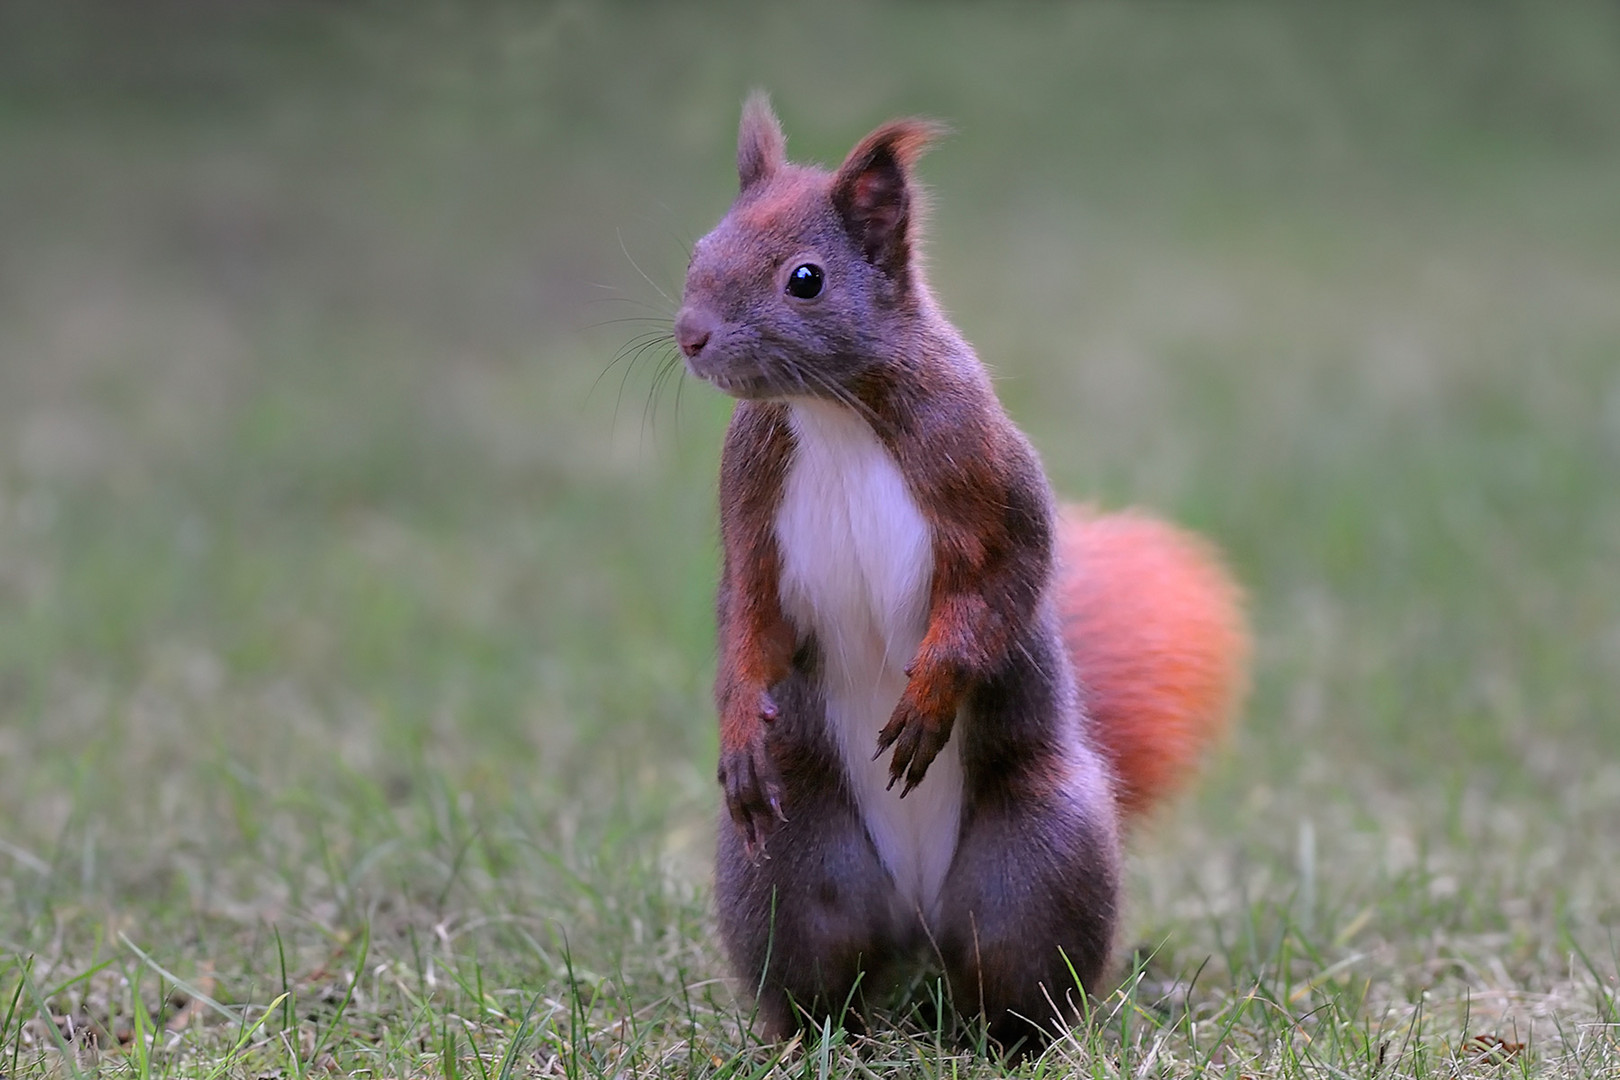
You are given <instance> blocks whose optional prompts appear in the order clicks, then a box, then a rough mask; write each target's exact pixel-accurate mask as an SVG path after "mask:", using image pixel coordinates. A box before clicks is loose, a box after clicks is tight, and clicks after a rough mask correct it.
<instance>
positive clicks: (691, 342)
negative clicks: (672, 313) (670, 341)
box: [675, 311, 714, 356]
mask: <svg viewBox="0 0 1620 1080" xmlns="http://www.w3.org/2000/svg"><path fill="white" fill-rule="evenodd" d="M713 333H714V323H713V320H711V319H710V317H709V316H708V315H705V314H703V313H701V312H697V311H683V312H681V313H680V316H679V317H677V318H676V320H675V342H676V344H678V345H680V347H681V352H683V353H685V354H686V355H687V356H696V355H697V354H698V353H700V352H702V351H703V346H705V345H707V344H708V343H709V338H710V336H711V335H712V334H713Z"/></svg>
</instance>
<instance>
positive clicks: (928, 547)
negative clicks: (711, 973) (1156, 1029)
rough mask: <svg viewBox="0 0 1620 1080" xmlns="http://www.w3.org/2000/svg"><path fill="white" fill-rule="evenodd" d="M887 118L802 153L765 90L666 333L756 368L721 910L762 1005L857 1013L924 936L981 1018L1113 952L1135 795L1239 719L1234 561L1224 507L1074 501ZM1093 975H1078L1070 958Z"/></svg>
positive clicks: (1071, 999) (1065, 1010) (1007, 1024)
mask: <svg viewBox="0 0 1620 1080" xmlns="http://www.w3.org/2000/svg"><path fill="white" fill-rule="evenodd" d="M938 132H939V129H938V128H937V127H936V126H935V125H933V124H931V123H929V122H927V121H920V120H899V121H895V122H892V123H889V124H885V125H883V126H882V127H880V128H878V129H877V130H875V131H873V132H872V133H871V134H870V135H868V136H866V138H864V139H862V140H861V141H860V143H859V144H858V145H856V147H855V148H854V150H852V151H851V152H850V154H849V156H848V157H847V158H846V159H845V160H844V162H843V164H842V165H841V166H840V167H839V168H838V169H837V171H836V172H827V171H826V170H823V169H819V168H814V167H810V166H805V165H798V164H793V163H790V162H788V161H787V159H786V155H785V150H786V144H785V140H784V138H783V135H782V129H781V126H780V125H779V124H778V122H777V120H776V117H775V116H774V115H773V113H772V112H771V109H770V106H769V104H768V102H767V101H766V100H765V99H764V98H763V97H762V96H759V95H755V96H754V97H753V98H751V99H750V100H749V102H748V103H747V105H746V106H745V108H744V111H743V116H742V124H741V130H740V134H739V138H738V145H737V171H738V176H739V181H740V191H739V193H738V195H737V198H736V201H735V202H734V203H733V204H732V206H731V209H730V211H729V212H728V213H727V214H726V216H725V218H724V219H723V220H722V221H721V222H720V223H719V225H717V226H716V227H715V228H714V230H713V231H712V232H710V233H709V234H708V235H707V236H705V237H704V238H703V239H702V240H700V241H698V243H697V245H696V247H695V248H694V250H693V252H692V259H691V264H690V266H689V268H688V271H687V277H686V285H685V290H684V293H683V296H682V303H681V308H680V311H679V313H678V315H677V317H676V321H675V338H676V342H677V344H678V345H679V347H680V349H681V352H682V353H683V354H684V356H685V361H686V366H687V368H688V370H689V371H690V372H691V374H693V375H694V376H696V377H697V378H699V379H701V380H703V381H705V382H707V383H709V384H711V385H713V386H715V387H717V388H718V389H720V390H722V391H724V392H726V393H728V394H730V395H731V396H732V397H734V398H736V399H737V404H736V407H735V411H734V413H733V415H732V419H731V425H730V428H729V430H728V432H727V435H726V439H725V447H724V451H723V453H722V457H721V465H720V539H721V546H722V567H721V576H720V583H719V596H718V601H717V614H718V626H719V663H718V675H717V678H716V682H715V701H716V705H717V707H718V711H719V719H720V764H719V780H720V784H721V787H722V790H723V793H724V798H725V807H726V813H727V815H728V816H729V818H730V822H731V825H730V827H728V826H727V825H726V824H725V821H724V819H722V823H721V828H720V835H719V843H718V851H717V869H716V877H715V889H716V899H717V909H718V923H719V928H720V932H721V935H722V936H723V938H724V942H725V945H726V947H727V951H728V953H729V955H730V957H731V960H732V963H733V965H734V969H735V971H736V974H737V976H738V978H739V980H740V981H741V982H742V983H743V984H744V985H745V986H746V987H748V988H749V989H751V990H757V993H758V1004H759V1012H760V1016H761V1018H762V1020H763V1023H764V1026H765V1029H766V1032H767V1033H768V1034H769V1035H771V1036H772V1037H778V1038H779V1037H784V1036H786V1035H787V1034H788V1033H789V1032H791V1031H793V1030H796V1029H798V1028H800V1027H802V1026H805V1025H816V1026H819V1024H820V1023H821V1022H822V1021H823V1020H825V1019H827V1018H828V1017H833V1018H840V1019H843V1020H845V1022H860V1020H861V1014H862V1012H863V1004H862V1003H863V1001H864V999H865V996H866V995H867V994H869V993H870V992H872V991H873V990H874V989H877V988H881V987H882V986H884V985H886V984H888V983H891V982H892V981H893V980H894V979H895V977H896V976H897V975H899V974H902V973H903V970H904V969H903V967H902V965H903V963H904V962H905V961H906V960H907V959H909V958H914V957H916V956H917V955H918V954H928V955H932V956H933V957H935V958H936V960H937V961H938V962H939V963H940V964H942V965H943V967H944V971H945V975H946V978H947V979H948V982H949V986H950V990H951V997H952V1000H953V1002H954V1004H955V1007H956V1008H957V1009H958V1010H959V1011H961V1012H962V1013H964V1014H967V1015H969V1016H974V1015H978V1016H982V1017H983V1018H984V1020H985V1022H986V1023H987V1025H988V1031H989V1034H990V1036H991V1037H992V1038H993V1039H995V1040H996V1041H997V1042H998V1043H1000V1044H1001V1045H1003V1046H1004V1047H1005V1046H1013V1045H1016V1044H1020V1043H1024V1044H1026V1045H1028V1044H1033V1043H1037V1042H1039V1041H1040V1040H1041V1039H1042V1038H1043V1037H1045V1036H1048V1035H1049V1034H1050V1033H1051V1032H1052V1031H1053V1030H1056V1025H1061V1024H1066V1023H1070V1022H1073V1020H1074V1019H1075V1017H1076V1016H1077V1015H1078V1014H1079V1011H1080V1009H1081V1004H1082V1003H1081V1001H1080V995H1079V991H1081V990H1083V991H1084V992H1085V993H1094V992H1096V991H1097V990H1098V988H1099V986H1100V984H1101V983H1102V981H1103V979H1104V978H1105V977H1106V974H1107V971H1108V968H1109V963H1110V959H1111V954H1112V951H1113V948H1114V938H1115V932H1116V927H1117V925H1118V920H1119V909H1120V863H1121V855H1120V842H1121V833H1122V829H1123V827H1124V826H1125V825H1127V824H1129V823H1130V822H1131V821H1133V820H1136V819H1137V818H1139V817H1140V816H1141V815H1142V814H1143V813H1145V812H1146V811H1147V810H1148V809H1149V808H1150V807H1152V806H1153V805H1155V804H1157V803H1159V802H1161V801H1162V800H1163V799H1164V798H1165V796H1166V795H1168V794H1169V793H1170V792H1171V791H1172V790H1173V789H1174V788H1175V787H1176V786H1177V785H1178V784H1179V783H1180V782H1181V781H1183V780H1184V779H1185V778H1186V777H1187V775H1188V774H1189V773H1190V771H1191V770H1192V768H1193V766H1194V765H1195V764H1196V763H1197V760H1198V758H1199V756H1200V754H1201V752H1202V751H1203V749H1204V748H1205V746H1206V745H1207V744H1208V743H1210V742H1211V740H1212V739H1213V738H1214V737H1215V736H1216V735H1218V734H1219V732H1220V731H1221V730H1222V729H1223V728H1224V726H1225V725H1226V724H1227V722H1228V718H1229V716H1230V714H1231V712H1232V711H1233V708H1234V706H1235V703H1236V701H1237V699H1238V697H1239V694H1240V692H1241V688H1242V686H1243V683H1244V678H1245V674H1244V673H1245V668H1246V653H1247V640H1248V639H1247V635H1246V631H1245V627H1244V618H1243V613H1242V608H1241V603H1240V598H1239V593H1238V589H1237V587H1236V586H1235V584H1234V583H1233V582H1232V580H1231V578H1230V577H1229V575H1228V574H1227V572H1226V571H1225V569H1224V568H1223V567H1222V565H1221V563H1220V561H1219V559H1218V558H1217V557H1216V556H1215V554H1214V552H1213V551H1212V549H1211V548H1209V547H1208V546H1206V545H1205V544H1204V543H1203V542H1202V541H1201V540H1199V539H1198V538H1196V537H1193V536H1191V535H1189V534H1186V533H1183V532H1181V531H1179V530H1177V529H1176V528H1174V527H1172V526H1170V525H1167V524H1164V523H1161V522H1159V521H1156V520H1154V519H1152V518H1149V517H1146V516H1140V515H1135V514H1115V515H1099V514H1096V513H1093V512H1091V511H1089V510H1085V509H1075V508H1065V509H1061V510H1060V509H1059V508H1058V506H1057V504H1056V502H1055V500H1054V498H1053V495H1052V492H1051V489H1050V487H1049V485H1048V482H1047V479H1046V475H1045V473H1044V471H1043V470H1042V468H1041V464H1040V461H1039V459H1038V458H1037V456H1036V453H1035V451H1034V449H1033V448H1032V447H1031V446H1030V444H1029V442H1028V440H1027V439H1026V438H1025V436H1024V434H1023V433H1022V432H1021V431H1020V430H1019V429H1018V428H1017V427H1016V426H1014V424H1013V423H1012V421H1011V420H1010V419H1008V417H1007V415H1006V413H1005V412H1004V411H1003V409H1002V407H1001V404H1000V402H999V401H998V400H997V398H996V395H995V392H994V390H993V389H992V388H991V385H990V379H989V377H988V375H987V373H986V371H985V369H984V367H983V365H982V364H981V363H980V361H979V359H978V357H977V356H976V355H975V353H974V351H973V349H972V348H971V347H970V346H969V345H968V343H967V342H966V341H965V340H963V338H962V335H961V334H960V333H959V332H958V331H957V329H956V328H955V327H954V326H953V325H952V324H951V323H950V321H949V320H948V319H947V318H946V317H945V316H944V315H943V314H942V313H941V311H940V308H939V305H938V303H937V302H936V301H935V299H934V296H933V294H932V293H931V292H930V291H929V287H928V284H927V282H926V280H925V279H924V274H923V269H922V266H921V262H920V258H919V254H918V231H919V222H918V217H919V200H920V195H919V191H918V188H917V184H916V181H915V180H914V178H913V168H914V164H915V162H916V160H917V158H918V156H919V155H920V154H921V152H922V151H923V149H924V147H925V146H926V145H927V144H928V143H929V141H930V140H932V139H933V138H934V137H935V136H936V135H937V134H938ZM1077 984H1078V986H1077Z"/></svg>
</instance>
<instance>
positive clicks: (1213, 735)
mask: <svg viewBox="0 0 1620 1080" xmlns="http://www.w3.org/2000/svg"><path fill="white" fill-rule="evenodd" d="M1058 560H1059V578H1058V598H1059V600H1058V602H1059V608H1060V610H1061V612H1062V617H1063V636H1064V642H1065V645H1066V646H1067V648H1068V650H1069V654H1070V657H1071V658H1072V660H1073V663H1074V667H1075V675H1076V677H1077V680H1078V682H1079V684H1080V687H1081V692H1082V695H1083V699H1084V701H1085V705H1086V710H1087V712H1088V713H1089V715H1090V718H1091V724H1092V732H1093V735H1094V738H1095V740H1096V742H1097V743H1098V745H1099V747H1100V749H1101V750H1102V751H1103V753H1104V755H1105V757H1106V758H1107V759H1108V761H1109V763H1110V764H1111V766H1112V767H1113V770H1114V773H1115V780H1116V785H1117V795H1118V801H1119V805H1120V809H1121V811H1122V813H1123V815H1124V817H1125V818H1126V820H1127V821H1133V820H1139V819H1140V818H1142V817H1143V816H1145V815H1146V813H1147V812H1148V811H1150V810H1151V809H1152V808H1153V807H1155V806H1157V805H1159V804H1161V803H1163V802H1164V801H1165V800H1166V799H1167V798H1169V797H1170V796H1171V795H1172V794H1173V793H1174V792H1175V791H1177V790H1178V789H1180V788H1181V787H1183V786H1184V785H1185V784H1186V783H1187V781H1188V780H1190V778H1191V776H1192V774H1193V772H1194V771H1195V769H1196V767H1197V765H1198V764H1199V761H1200V759H1201V758H1202V756H1203V754H1204V752H1205V751H1206V749H1207V748H1208V747H1209V746H1210V745H1211V744H1212V743H1214V742H1215V741H1217V740H1218V739H1219V738H1220V736H1221V735H1222V734H1223V733H1224V732H1225V731H1226V729H1227V728H1228V727H1229V726H1230V724H1231V718H1232V716H1233V714H1234V712H1235V711H1236V709H1237V707H1238V705H1239V703H1240V701H1241V699H1242V697H1243V695H1244V693H1245V691H1246V689H1247V669H1248V656H1249V635H1248V629H1247V625H1246V620H1245V618H1244V612H1243V599H1242V592H1241V590H1240V589H1239V587H1238V585H1237V583H1236V582H1235V581H1234V580H1233V578H1232V576H1231V574H1230V573H1229V572H1228V571H1227V569H1226V567H1225V565H1224V564H1223V563H1222V561H1221V559H1220V556H1219V554H1218V553H1217V552H1216V551H1215V549H1214V547H1213V546H1212V545H1210V544H1209V543H1208V542H1206V541H1205V540H1204V539H1203V538H1202V537H1199V536H1196V535H1194V534H1192V533H1190V532H1186V531H1184V530H1182V529H1179V528H1177V527H1175V526H1173V525H1170V524H1168V523H1167V522H1164V521H1161V520H1159V519H1157V518H1154V517H1151V516H1149V515H1147V514H1143V513H1139V512H1136V511H1125V512H1120V513H1110V514H1102V513H1099V512H1097V511H1096V509H1095V508H1092V507H1073V506H1071V507H1065V508H1064V510H1063V513H1062V517H1061V521H1060V524H1059V531H1058Z"/></svg>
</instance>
